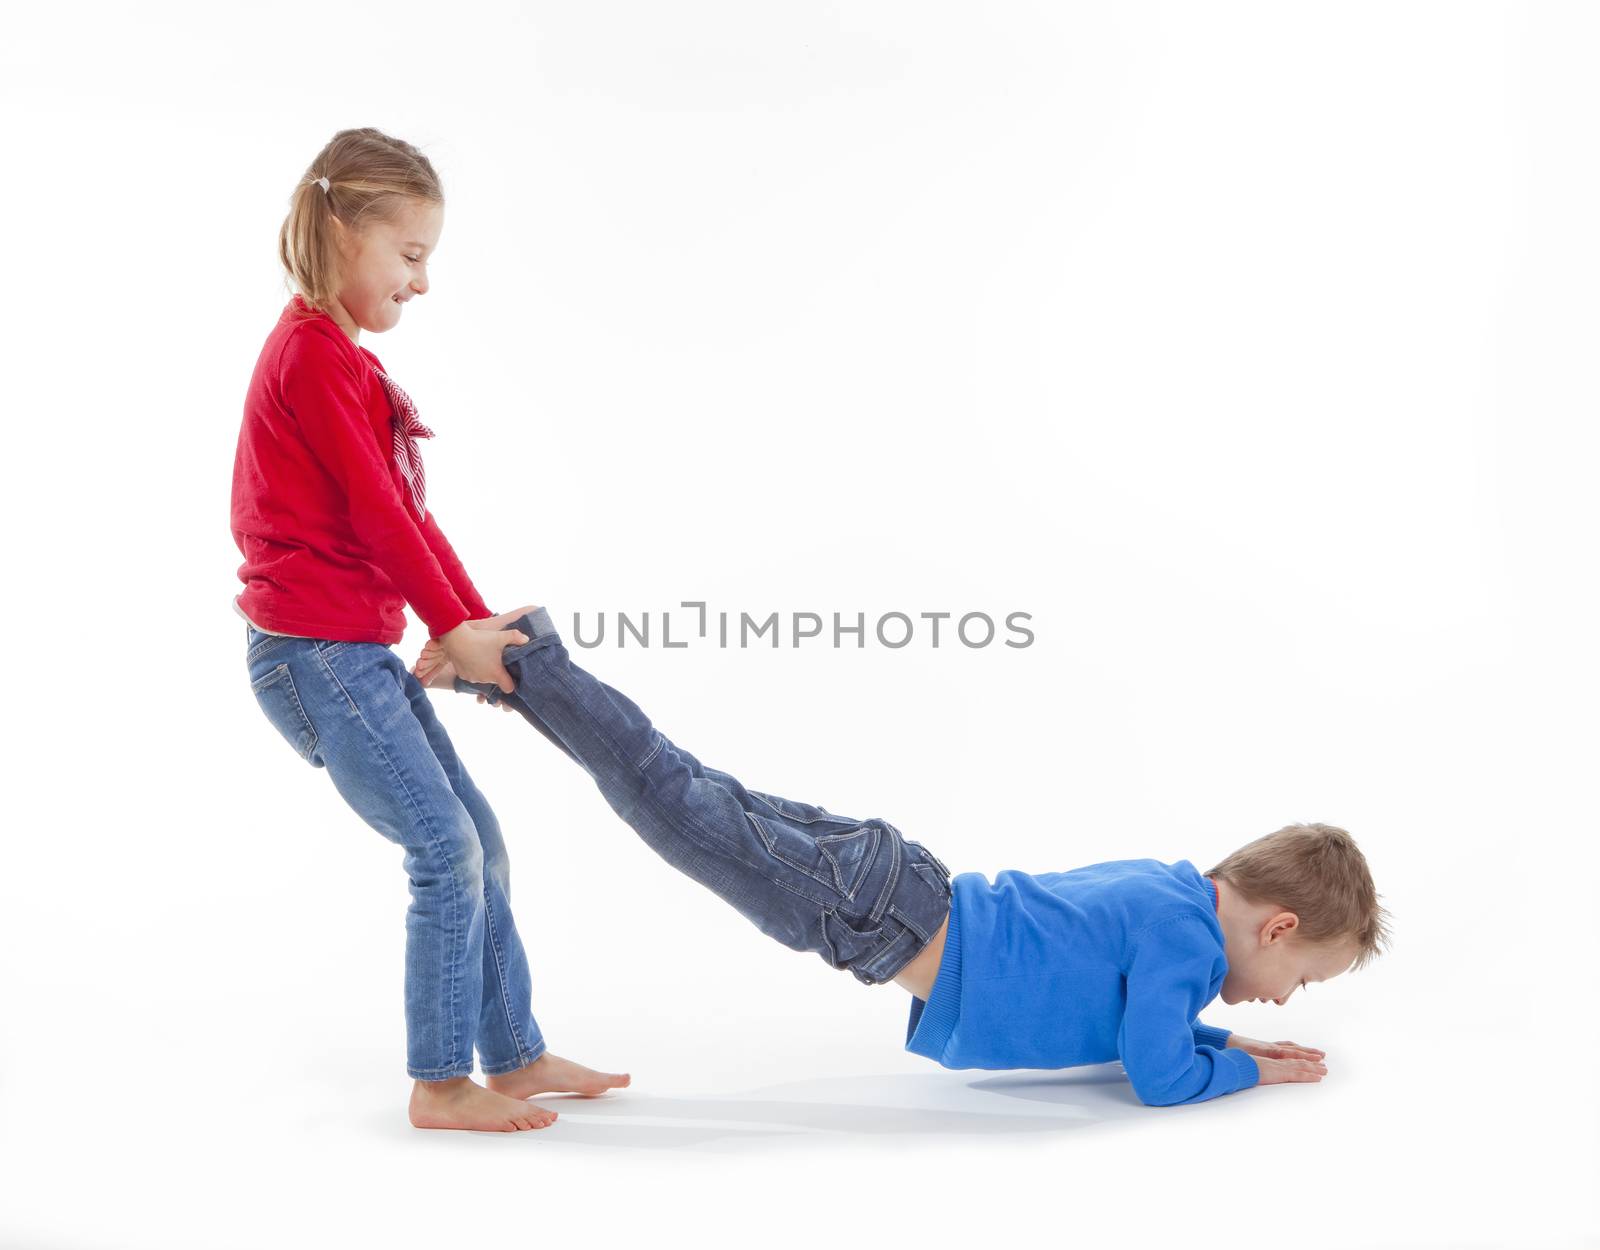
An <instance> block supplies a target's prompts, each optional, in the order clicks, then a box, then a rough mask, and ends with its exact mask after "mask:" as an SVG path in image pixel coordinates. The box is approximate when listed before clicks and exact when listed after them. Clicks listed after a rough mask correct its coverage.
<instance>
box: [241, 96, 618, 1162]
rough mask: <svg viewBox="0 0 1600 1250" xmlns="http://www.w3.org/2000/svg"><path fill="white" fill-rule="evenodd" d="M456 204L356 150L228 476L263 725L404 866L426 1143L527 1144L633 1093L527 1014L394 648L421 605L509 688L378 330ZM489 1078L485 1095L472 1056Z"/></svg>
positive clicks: (413, 1039)
mask: <svg viewBox="0 0 1600 1250" xmlns="http://www.w3.org/2000/svg"><path fill="white" fill-rule="evenodd" d="M443 215H444V194H443V191H442V189H441V187H440V183H439V178H438V175H437V174H435V172H434V169H433V166H432V164H431V163H430V162H429V160H428V158H427V157H426V156H424V155H423V154H422V153H421V152H420V151H418V150H417V149H416V148H415V147H413V146H412V145H411V144H409V143H404V142H402V141H400V140H398V139H394V138H391V137H390V136H388V135H385V134H383V133H382V132H380V131H377V130H373V129H370V128H368V129H360V130H342V131H340V132H339V133H338V134H336V135H334V137H333V139H332V141H331V142H330V143H329V144H328V145H327V147H325V148H324V149H323V150H322V151H321V152H320V153H318V155H317V157H316V159H315V160H314V161H312V163H311V168H310V171H309V172H308V173H307V176H306V177H305V178H304V179H303V180H302V181H301V184H300V186H299V187H298V189H297V190H296V191H295V193H294V196H293V197H292V199H291V200H290V209H289V215H288V217H287V219H286V220H285V221H284V223H283V228H282V230H281V232H280V233H279V237H278V253H279V258H280V259H281V260H282V262H283V265H284V267H285V269H286V270H287V274H288V277H289V278H292V279H293V281H294V284H295V286H296V287H298V291H297V292H296V293H295V294H294V295H293V296H292V298H291V299H290V301H289V303H288V305H286V306H285V308H284V309H283V311H282V313H281V314H280V315H279V317H278V323H277V325H276V326H275V327H274V328H273V330H272V332H271V333H270V334H269V335H268V336H267V341H266V346H265V347H263V348H262V350H261V355H260V357H259V358H258V359H257V361H256V367H255V372H254V374H253V376H252V377H251V379H250V389H249V391H248V393H247V395H246V397H245V407H244V420H243V424H242V426H241V428H240V431H239V442H238V450H237V454H236V457H235V460H234V472H233V500H232V516H231V522H232V530H233V538H234V541H235V542H236V543H237V544H238V547H239V551H240V554H241V555H243V556H244V563H243V564H242V565H241V566H240V567H239V570H238V576H239V578H240V580H241V581H243V582H244V590H243V592H242V593H241V594H240V595H238V596H237V597H236V598H235V600H234V610H235V611H236V612H238V613H239V615H240V616H241V617H243V618H244V620H245V622H246V633H245V648H246V650H245V662H246V667H247V668H248V670H249V676H250V686H251V690H252V692H253V693H254V694H255V697H256V700H257V702H258V704H259V705H260V707H261V710H262V711H263V712H264V713H265V714H266V717H267V719H268V720H269V721H271V722H272V724H273V725H274V726H275V727H276V728H277V730H278V731H279V733H281V734H282V735H283V737H284V738H285V739H286V740H287V741H288V743H289V745H290V746H291V747H293V748H294V750H295V751H296V752H297V753H298V754H299V755H300V757H301V758H302V759H303V760H305V761H306V762H307V763H308V764H310V765H311V766H313V767H316V768H324V769H326V770H327V773H328V776H330V777H331V778H332V779H333V784H334V786H335V788H337V790H338V791H339V793H340V794H341V795H342V796H343V797H344V799H345V801H346V802H347V803H349V804H350V806H351V807H352V808H354V809H355V811H356V814H357V815H359V816H360V817H361V818H362V819H363V820H364V821H366V822H367V823H368V824H369V825H371V826H372V827H373V828H374V829H376V830H377V831H378V832H379V833H381V834H382V835H383V836H384V837H386V838H388V839H390V840H391V841H394V842H397V843H399V844H400V845H401V846H402V847H404V848H405V861H404V862H405V869H406V874H407V876H408V877H409V878H410V885H411V906H410V908H409V910H408V911H407V913H406V962H405V1019H406V1071H407V1072H408V1073H409V1074H410V1075H411V1076H412V1077H413V1078H414V1083H413V1085H412V1090H411V1104H410V1118H411V1123H412V1124H414V1125H416V1126H417V1127H418V1128H461V1129H489V1130H499V1131H504V1132H515V1131H517V1130H519V1129H535V1128H544V1127H546V1126H547V1125H549V1124H551V1123H552V1122H554V1120H555V1119H556V1113H555V1112H553V1111H548V1110H546V1109H544V1108H542V1107H538V1106H535V1105H533V1104H531V1103H528V1102H527V1101H525V1100H526V1099H527V1098H529V1097H531V1096H532V1095H534V1094H538V1093H546V1092H555V1091H562V1092H571V1093H578V1094H585V1095H595V1094H599V1093H601V1092H602V1091H604V1090H606V1089H610V1088H614V1087H620V1086H624V1085H627V1084H628V1083H629V1077H628V1076H627V1074H625V1073H624V1074H616V1073H608V1072H596V1071H593V1070H591V1069H589V1068H586V1067H583V1066H582V1065H580V1064H576V1063H573V1062H571V1061H569V1060H566V1059H562V1058H559V1057H558V1056H556V1055H552V1054H551V1053H550V1052H549V1051H548V1050H547V1049H546V1047H545V1042H544V1037H543V1035H542V1034H541V1032H540V1030H539V1026H538V1024H537V1023H536V1022H535V1020H534V1018H533V1013H532V1010H531V1008H530V1005H529V998H530V993H531V986H530V981H529V975H528V963H527V959H526V957H525V956H524V954H523V950H522V943H521V941H520V940H519V939H518V937H517V930H516V925H515V923H514V922H513V920H512V916H511V904H510V900H509V880H508V875H507V871H508V869H507V858H506V845H505V841H504V839H503V838H502V837H501V834H500V826H499V824H498V823H497V822H496V820H495V815H494V812H493V810H491V808H490V807H489V804H488V802H487V801H486V800H485V799H484V797H483V795H482V794H481V793H480V792H479V791H478V788H477V787H476V786H475V785H474V784H473V782H472V779H471V778H470V777H469V776H468V775H467V770H466V768H465V767H464V766H463V765H462V763H461V761H460V759H459V758H457V756H456V753H455V750H454V748H453V747H452V745H451V742H450V738H449V736H448V735H447V734H446V733H445V730H444V726H443V725H441V724H440V722H439V720H438V718H437V717H436V716H435V715H434V711H433V708H432V706H431V704H430V703H429V701H428V695H427V694H426V693H425V692H424V690H423V688H422V686H421V685H420V684H419V683H418V681H417V679H416V677H415V676H414V675H413V674H412V673H411V672H410V671H409V670H408V669H407V668H406V666H405V665H404V664H403V663H402V662H401V661H400V660H399V658H398V657H396V655H395V654H394V651H393V650H392V648H393V646H394V644H395V643H397V642H399V641H400V638H401V634H402V632H403V630H404V627H405V616H404V611H403V608H404V605H405V604H406V603H408V602H409V603H410V604H411V606H412V608H413V609H414V610H415V611H416V613H417V615H418V616H419V617H421V619H422V620H423V621H424V622H425V623H426V624H427V626H428V630H429V633H430V634H431V635H432V636H433V638H435V639H437V641H438V643H439V645H440V647H441V649H442V654H443V655H445V656H448V657H449V660H450V662H451V664H452V665H453V666H454V668H455V669H456V671H458V672H459V673H461V674H462V675H463V676H464V677H467V678H469V679H472V680H477V681H481V682H484V683H493V684H495V685H497V686H498V687H499V688H500V689H501V690H504V691H507V692H509V691H510V690H511V689H512V688H513V685H512V681H511V678H510V676H509V674H508V673H507V672H506V669H505V666H504V664H503V663H502V662H501V659H500V654H501V651H502V650H503V649H504V648H505V647H507V646H509V645H514V644H516V643H519V642H524V641H526V636H525V635H524V634H522V633H521V632H519V631H517V630H515V629H508V628H506V625H508V624H509V623H510V621H512V620H515V619H516V616H517V614H508V615H505V616H501V617H494V616H491V615H490V612H489V609H488V608H487V607H485V606H484V602H483V599H482V598H481V597H480V596H479V594H478V592H477V590H476V589H475V588H474V587H473V584H472V581H471V579H470V578H468V576H467V573H466V570H465V569H464V568H462V566H461V561H460V560H458V559H457V558H456V554H455V552H454V550H452V548H451V546H450V543H449V542H448V541H447V540H446V539H445V536H444V534H443V532H442V531H441V530H440V529H439V527H438V524H437V523H436V521H435V519H434V517H433V515H432V514H431V513H429V512H428V510H427V506H426V501H425V482H424V478H423V471H422V461H421V457H420V455H419V453H418V448H417V443H416V440H417V439H419V438H431V437H432V431H430V430H429V429H428V428H427V427H426V426H424V425H422V424H421V422H420V421H419V420H418V417H417V411H416V409H415V407H413V405H412V403H411V400H410V399H409V397H407V395H406V394H405V392H404V391H402V390H401V389H400V388H399V387H398V386H397V385H395V383H394V381H393V380H392V379H391V378H390V377H389V375H388V374H387V373H386V372H385V371H384V368H383V365H382V363H381V362H380V361H379V359H378V357H377V356H376V355H374V354H373V353H372V352H371V351H369V350H368V349H366V348H363V347H361V346H360V337H361V331H362V330H367V331H369V332H371V333H373V334H382V333H383V332H384V331H385V330H390V329H393V328H394V327H395V326H396V325H398V324H399V323H400V318H401V316H402V315H403V314H402V311H401V310H402V308H403V306H404V305H405V304H406V302H407V301H409V300H411V299H413V298H415V297H416V296H418V295H421V294H424V293H425V292H426V291H427V290H428V277H427V263H428V259H429V257H430V256H431V255H432V253H433V250H434V248H435V247H436V246H437V245H438V240H439V232H440V230H441V229H442V227H443ZM474 1047H476V1048H477V1052H478V1061H479V1063H480V1065H481V1066H482V1068H483V1071H484V1074H485V1076H486V1079H487V1088H485V1087H484V1086H482V1085H479V1084H477V1083H476V1082H474V1081H473V1080H472V1079H471V1077H470V1075H469V1074H470V1073H471V1071H472V1056H473V1048H474Z"/></svg>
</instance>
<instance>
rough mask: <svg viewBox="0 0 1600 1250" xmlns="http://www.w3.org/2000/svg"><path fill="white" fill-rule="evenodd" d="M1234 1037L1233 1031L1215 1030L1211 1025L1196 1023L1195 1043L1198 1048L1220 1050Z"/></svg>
mask: <svg viewBox="0 0 1600 1250" xmlns="http://www.w3.org/2000/svg"><path fill="white" fill-rule="evenodd" d="M1232 1036H1233V1030H1232V1029H1218V1028H1213V1027H1212V1026H1211V1025H1209V1024H1201V1023H1200V1022H1199V1021H1198V1020H1196V1021H1195V1022H1194V1043H1195V1045H1196V1046H1215V1047H1216V1048H1217V1049H1218V1050H1221V1049H1223V1048H1224V1047H1225V1046H1227V1044H1228V1039H1229V1038H1230V1037H1232Z"/></svg>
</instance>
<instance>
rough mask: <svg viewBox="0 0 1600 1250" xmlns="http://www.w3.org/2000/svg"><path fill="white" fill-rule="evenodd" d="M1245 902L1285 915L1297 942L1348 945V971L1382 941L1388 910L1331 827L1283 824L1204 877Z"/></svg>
mask: <svg viewBox="0 0 1600 1250" xmlns="http://www.w3.org/2000/svg"><path fill="white" fill-rule="evenodd" d="M1205 875H1206V876H1208V877H1220V878H1221V879H1222V880H1224V881H1226V882H1227V883H1228V884H1229V885H1230V886H1232V887H1233V888H1234V889H1235V890H1237V891H1238V892H1239V893H1240V894H1241V895H1243V896H1244V897H1245V898H1247V899H1249V900H1250V901H1251V902H1252V903H1263V904H1266V905H1268V906H1272V907H1281V908H1283V909H1284V910H1285V911H1292V912H1293V913H1294V914H1295V915H1296V916H1298V917H1299V918H1300V926H1299V928H1298V929H1297V930H1296V932H1297V933H1298V934H1299V936H1300V940H1301V941H1303V942H1314V943H1317V944H1324V943H1325V944H1328V945H1338V944H1342V943H1344V942H1349V941H1354V943H1355V944H1356V947H1357V954H1356V958H1355V962H1354V963H1353V964H1352V965H1351V967H1352V968H1354V969H1356V970H1359V969H1361V968H1364V967H1366V965H1367V964H1368V963H1370V962H1371V961H1372V960H1373V959H1374V958H1375V957H1376V956H1377V955H1378V954H1379V952H1380V949H1381V948H1383V947H1386V946H1387V945H1388V943H1389V939H1390V935H1389V926H1388V912H1387V911H1385V910H1384V908H1383V907H1381V906H1380V905H1379V903H1378V898H1379V895H1378V892H1377V890H1376V889H1374V888H1373V884H1372V874H1371V873H1369V872H1368V871H1367V860H1366V857H1365V856H1364V855H1362V853H1361V848H1359V847H1358V846H1356V842H1355V839H1354V838H1352V837H1351V836H1350V835H1349V834H1348V833H1346V832H1345V831H1344V830H1343V829H1340V828H1338V827H1337V826H1335V825H1320V824H1312V825H1307V824H1297V825H1285V826H1284V827H1283V828H1282V829H1279V830H1278V831H1277V832H1276V833H1269V834H1266V835H1265V836H1264V837H1260V838H1257V839H1256V840H1255V841H1254V842H1250V843H1247V844H1246V845H1244V846H1242V847H1240V848H1239V849H1238V850H1237V851H1235V852H1234V853H1233V854H1232V855H1229V856H1228V857H1227V858H1226V859H1225V860H1223V861H1222V862H1221V863H1220V864H1218V865H1217V866H1216V867H1215V868H1213V869H1212V870H1211V871H1210V872H1208V873H1206V874H1205Z"/></svg>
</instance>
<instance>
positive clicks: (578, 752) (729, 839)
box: [455, 608, 950, 985]
mask: <svg viewBox="0 0 1600 1250" xmlns="http://www.w3.org/2000/svg"><path fill="white" fill-rule="evenodd" d="M508 628H513V629H519V630H521V631H522V632H523V633H524V634H526V635H527V636H528V641H527V642H526V643H524V644H521V645H519V646H512V647H507V648H505V650H504V651H503V652H502V659H503V660H504V662H505V666H506V672H507V673H508V674H510V676H511V678H512V679H513V681H514V682H515V683H516V689H515V690H514V691H513V692H512V693H510V694H503V693H502V692H501V690H500V688H499V687H498V686H495V685H493V684H492V683H477V682H467V681H463V680H462V679H460V678H457V679H456V683H455V688H456V690H458V691H461V692H466V691H479V692H481V693H483V694H484V695H486V696H487V697H488V699H489V701H490V702H491V703H499V702H500V701H501V700H502V699H505V700H506V701H508V702H509V703H510V704H511V706H512V707H513V708H514V709H515V710H516V711H517V712H518V713H519V714H520V715H521V716H522V717H523V719H525V720H527V721H528V722H529V723H530V724H532V725H533V726H534V727H535V728H536V729H538V730H539V731H540V732H541V733H542V734H544V735H545V737H547V738H549V739H550V740H551V741H552V742H554V743H555V744H556V745H557V746H558V747H560V748H561V749H562V750H563V751H564V752H565V753H566V754H567V755H568V756H569V757H571V758H572V759H573V760H574V761H575V762H576V763H577V764H578V765H579V766H580V767H581V768H583V769H584V771H586V772H587V773H588V774H589V775H590V777H592V778H593V779H594V782H595V784H596V785H597V786H599V788H600V793H601V794H602V795H604V796H605V799H606V802H608V803H609V804H610V805H611V807H612V810H613V811H615V812H616V813H617V815H618V816H620V817H622V819H623V820H624V821H626V822H627V823H628V824H629V825H630V826H631V827H632V828H633V830H634V832H636V833H637V834H638V835H639V836H640V837H641V838H643V839H644V841H645V843H646V844H647V845H648V846H649V847H650V848H651V849H652V850H653V851H655V852H656V854H658V855H660V856H661V858H662V859H664V860H666V861H667V862H668V863H669V864H671V865H672V866H673V867H674V868H676V869H678V870H679V871H680V872H682V873H685V874H686V875H688V876H690V877H693V878H694V879H695V880H696V881H698V882H700V884H701V885H703V886H705V887H706V888H707V889H709V890H711V891H712V892H713V893H714V894H716V895H717V896H718V897H720V898H722V899H723V900H725V901H726V902H728V903H730V904H731V905H732V906H733V907H734V908H736V909H737V910H738V911H739V912H740V913H741V914H742V915H744V916H745V917H746V918H747V919H748V920H750V921H751V922H752V923H753V924H754V925H755V926H756V927H757V928H758V929H760V930H761V931H762V932H763V933H765V934H767V935H768V936H769V937H772V938H774V939H776V940H777V941H779V942H782V943H783V944H784V945H785V946H787V947H789V948H790V949H791V950H797V951H812V952H814V953H815V954H817V955H819V956H821V957H822V959H823V960H825V961H826V962H827V963H828V964H829V965H831V966H832V967H834V968H840V969H848V970H849V971H850V973H851V975H853V976H854V977H855V978H856V980H858V981H861V982H863V983H865V984H867V985H876V984H879V983H880V982H884V981H890V980H893V979H894V976H895V974H897V973H898V972H899V971H900V970H901V969H902V968H904V967H905V965H906V964H908V963H910V962H911V960H912V959H914V958H915V957H916V955H917V954H918V952H920V951H921V950H922V948H923V947H924V946H926V945H927V943H928V941H929V939H930V938H932V937H933V935H934V934H935V933H936V932H938V929H939V925H940V924H941V923H942V922H943V921H944V918H945V916H946V915H947V914H948V912H949V910H950V872H949V869H947V868H946V867H945V866H944V865H943V864H942V863H940V862H939V861H938V860H937V859H935V858H934V857H933V855H932V854H930V853H929V852H928V851H927V850H926V849H925V848H924V847H923V846H922V845H921V844H920V843H917V842H912V841H910V840H908V839H906V838H904V837H902V836H901V834H900V831H899V830H898V829H896V828H895V827H894V826H893V825H891V824H889V822H888V821H886V820H882V819H878V818H873V819H870V820H856V819H854V818H853V817H849V816H839V815H835V814H834V813H833V812H830V811H828V810H827V809H826V808H822V807H818V806H816V805H814V804H811V803H801V802H797V801H795V800H793V799H785V798H780V797H779V796H777V795H775V794H765V793H763V792H761V791H759V790H751V789H748V788H747V787H746V786H744V785H743V784H741V783H740V782H739V781H738V780H737V779H736V778H734V777H731V776H729V775H728V774H727V773H725V772H721V771H719V770H718V769H715V768H707V767H705V766H704V765H703V764H701V763H700V761H699V760H697V759H695V757H694V756H693V755H691V754H689V752H688V751H685V750H684V749H683V748H682V747H680V746H678V745H677V744H676V743H674V742H671V741H669V740H668V739H667V738H666V737H665V736H664V735H663V734H662V733H661V732H660V731H659V730H657V729H656V728H655V726H653V725H652V724H651V723H650V720H649V718H648V717H646V716H645V714H644V713H643V712H642V711H640V709H639V707H638V705H637V704H635V703H634V702H633V701H632V700H630V699H628V698H627V697H626V696H625V695H623V694H621V693H619V692H618V691H616V690H614V689H612V688H611V687H610V686H608V685H606V684H605V683H604V682H601V681H599V680H597V679H596V678H595V677H593V676H591V675H590V674H589V673H587V672H585V671H584V670H583V669H581V668H579V667H578V666H577V665H576V664H574V663H573V662H572V657H571V656H570V655H569V654H568V652H567V648H566V646H565V645H564V644H563V643H562V641H561V639H560V637H559V636H558V635H557V634H556V631H555V627H554V626H553V625H552V624H551V623H550V617H549V614H548V613H547V612H546V611H545V610H544V609H543V608H539V609H537V610H536V611H534V612H530V613H525V614H524V615H523V616H521V617H518V618H517V620H516V621H515V622H513V623H512V625H510V626H509V627H508Z"/></svg>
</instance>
